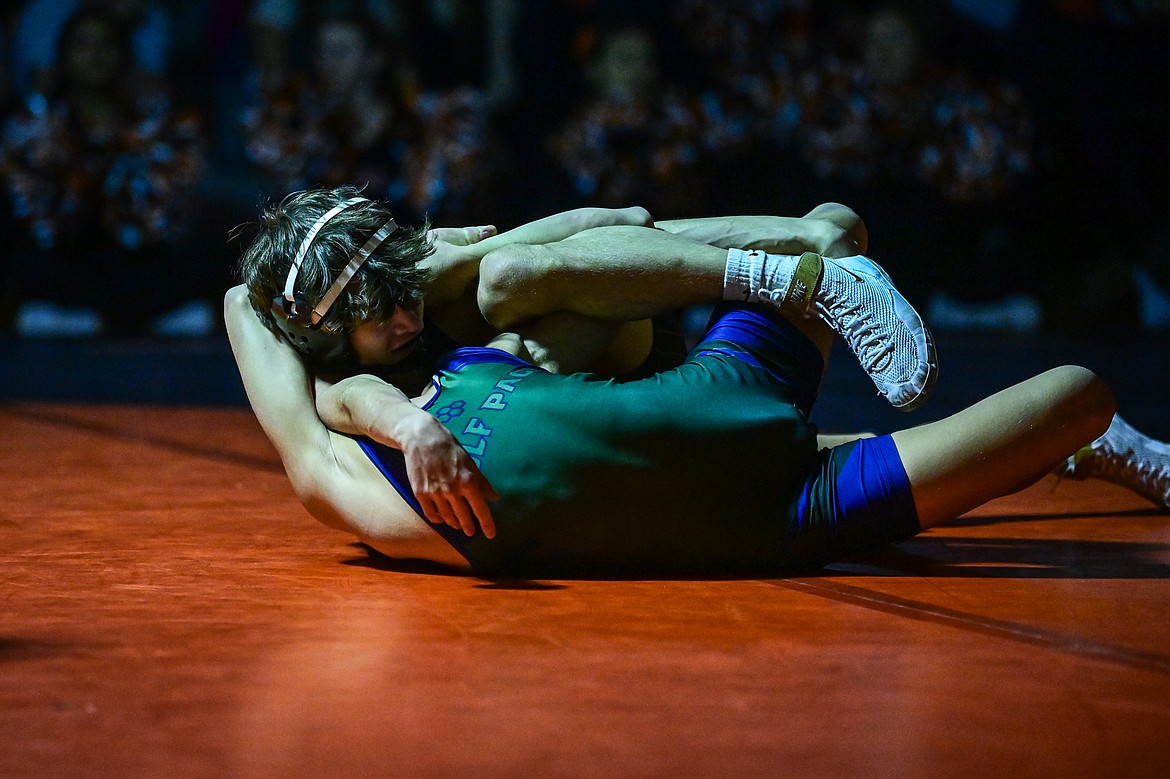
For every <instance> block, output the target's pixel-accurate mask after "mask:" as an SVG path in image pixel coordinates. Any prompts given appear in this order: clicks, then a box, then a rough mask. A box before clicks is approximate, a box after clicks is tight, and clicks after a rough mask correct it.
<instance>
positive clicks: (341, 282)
mask: <svg viewBox="0 0 1170 779" xmlns="http://www.w3.org/2000/svg"><path fill="white" fill-rule="evenodd" d="M397 229H398V225H397V224H396V223H395V222H394V220H393V219H389V220H387V221H386V224H384V225H382V226H381V227H379V228H378V231H377V232H375V233H374V234H373V235H371V236H370V240H368V241H366V242H365V243H364V244H362V248H360V249H358V253H357V254H355V255H354V256H353V259H352V260H350V261H349V265H346V266H345V270H343V271H342V272H341V273H340V275H338V277H337V280H336V281H334V282H333V286H331V287H330V288H329V289H328V290H326V291H325V295H324V297H322V298H321V299H320V300H319V301H317V305H315V306H313V313H312V314H311V315H310V320H311V321H312V323H313V324H317V323H318V322H320V321H321V320H322V319H323V318H324V316H325V315H326V314H327V313H329V308H330V306H332V305H333V303H334V301H336V300H337V296H338V295H340V294H341V291H342V290H343V289H345V285H346V284H348V283H349V280H350V279H352V278H353V274H355V273H357V272H358V268H360V267H362V265H363V264H365V262H366V260H368V259H369V258H370V255H371V254H373V253H374V252H375V251H377V249H378V247H379V246H381V245H382V242H383V241H385V240H386V239H387V238H389V237H390V235H391V234H392V233H393V232H394V231H395V230H397Z"/></svg>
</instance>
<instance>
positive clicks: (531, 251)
mask: <svg viewBox="0 0 1170 779" xmlns="http://www.w3.org/2000/svg"><path fill="white" fill-rule="evenodd" d="M598 225H601V226H600V227H599V226H598ZM650 225H651V221H650V217H649V215H648V214H647V213H646V212H645V211H644V210H643V209H639V208H631V209H620V210H609V209H578V210H576V211H571V212H566V213H564V214H557V215H555V216H552V217H548V218H545V219H542V220H538V221H536V222H533V223H531V224H528V225H524V226H522V227H520V228H517V229H516V230H512V231H509V232H507V233H504V234H501V235H495V234H493V231H492V229H491V228H482V229H481V228H473V229H468V230H463V231H452V230H438V231H427V230H425V229H424V228H417V229H407V228H400V227H398V226H397V225H396V224H395V223H394V221H393V220H392V219H391V217H390V214H389V212H388V211H387V210H386V208H385V205H384V204H382V203H378V202H374V201H370V200H367V199H365V198H363V197H361V196H360V194H359V193H358V192H357V190H356V189H354V188H352V187H342V188H337V189H332V190H312V191H308V192H303V193H294V194H293V195H290V196H289V197H288V198H286V199H285V200H284V201H283V202H282V203H280V204H279V205H277V206H274V207H272V208H269V209H266V210H265V212H264V213H263V214H262V216H261V230H260V233H259V235H258V236H257V237H256V239H255V240H254V241H253V242H252V244H251V245H250V246H249V248H248V249H247V251H246V252H245V253H244V256H243V257H242V259H241V263H240V268H241V276H242V280H243V281H244V283H245V285H246V286H247V288H248V290H249V292H250V294H251V296H252V301H253V305H254V307H255V308H256V310H257V312H258V313H259V314H260V315H261V316H262V317H263V318H264V321H265V323H266V324H267V325H268V326H269V327H270V329H272V330H273V331H274V332H277V333H280V334H282V335H283V336H284V337H286V338H287V339H288V341H289V342H290V343H291V344H292V345H293V346H294V348H296V349H297V350H298V351H299V352H300V353H301V354H302V356H303V357H305V358H306V360H307V362H308V364H309V365H310V367H311V368H313V369H314V371H315V372H317V373H331V372H332V373H334V374H340V375H344V374H346V373H352V372H354V371H356V370H358V369H359V368H363V369H367V370H368V369H370V368H371V367H373V368H375V369H376V370H377V371H378V372H379V373H380V375H383V376H384V377H385V378H387V379H388V380H390V381H391V382H392V383H395V384H396V385H398V386H400V387H402V388H404V389H407V390H413V389H416V388H417V386H420V384H421V383H420V382H419V381H418V379H419V370H421V377H422V379H423V380H425V378H426V377H428V376H429V375H430V370H431V368H432V365H433V360H434V358H435V357H437V356H438V355H439V354H441V353H443V352H445V351H448V350H449V349H450V348H453V347H455V346H458V345H475V344H483V343H485V342H486V341H487V340H488V339H489V338H491V337H492V336H494V335H495V334H496V333H497V332H500V331H501V330H503V329H514V328H516V327H517V326H519V325H524V326H525V328H526V329H527V330H528V331H529V332H538V333H539V334H540V339H539V342H543V343H556V344H557V353H556V354H555V355H554V354H551V353H541V354H539V355H537V357H538V359H540V360H541V361H542V364H544V365H545V366H546V367H553V366H554V364H555V367H556V369H557V370H561V371H565V372H572V371H574V370H581V369H586V368H588V369H591V370H601V371H603V372H607V373H609V374H610V375H615V376H623V377H626V378H630V377H636V376H645V375H652V374H653V373H655V372H657V371H658V370H661V369H663V368H666V367H673V366H675V365H677V364H678V363H679V362H680V361H681V360H682V357H683V356H684V353H685V352H684V349H683V348H682V347H681V341H680V340H679V339H676V343H675V345H674V346H673V347H670V348H665V347H664V346H663V342H664V341H665V340H666V339H665V338H664V336H665V335H666V333H665V332H664V331H663V329H662V328H661V327H660V328H659V329H658V330H657V331H652V330H651V327H650V321H649V320H651V319H652V318H654V317H656V316H659V317H660V316H662V315H665V314H668V313H669V312H671V311H673V310H675V309H679V308H682V307H684V306H687V305H690V304H693V303H706V302H714V301H717V300H719V299H720V298H721V297H722V298H724V299H728V300H736V301H741V302H752V301H763V302H770V303H771V304H772V305H775V306H777V307H786V308H787V309H789V310H791V311H793V312H798V313H800V314H801V315H803V316H806V317H817V318H821V319H822V320H823V321H825V322H827V323H828V324H829V325H830V326H831V327H832V328H833V329H834V330H835V331H836V332H837V334H838V335H840V336H841V337H842V339H843V340H844V342H845V343H846V344H847V345H848V346H849V348H850V349H851V350H852V351H853V352H854V354H855V355H856V356H857V357H858V359H859V360H860V361H861V364H862V366H863V367H864V368H865V369H866V370H867V372H868V373H869V375H870V377H871V378H872V379H873V381H874V383H875V384H876V385H877V387H878V390H879V392H880V393H881V394H882V395H883V396H885V397H886V398H887V399H888V400H889V401H890V402H891V403H892V404H893V405H895V406H896V407H898V408H901V409H904V410H910V409H912V408H914V407H916V406H917V405H919V404H920V403H921V402H923V401H924V400H925V398H926V396H927V394H928V393H929V391H930V388H931V386H932V384H933V380H934V377H935V375H936V373H937V359H936V357H935V352H934V347H933V343H932V341H931V337H930V333H929V331H928V330H927V329H926V326H925V324H924V323H923V321H922V319H921V317H919V316H918V314H917V312H915V311H914V309H913V308H912V307H911V306H910V305H909V303H907V302H906V301H905V299H903V298H902V296H901V295H900V294H899V293H898V291H897V290H896V289H895V288H894V286H893V284H892V282H890V280H889V278H888V276H886V275H885V273H884V271H882V270H881V269H880V268H878V267H877V266H876V265H874V264H873V263H872V262H871V261H870V260H868V259H867V258H865V257H864V256H860V252H863V251H864V249H865V242H866V235H865V229H864V225H863V224H862V223H861V221H860V219H858V218H857V216H856V214H853V212H851V211H849V209H847V208H845V207H844V206H839V205H836V204H826V205H823V206H820V207H818V208H817V209H814V211H813V212H811V213H810V214H809V215H807V216H806V217H804V218H800V219H793V218H783V217H732V218H720V219H693V220H680V221H668V222H657V223H653V226H654V227H656V228H659V229H652V228H651V227H650ZM537 322H539V323H540V325H539V328H538V327H537V325H536V323H537ZM553 331H558V332H553ZM569 334H571V336H572V337H571V338H570V337H565V336H566V335H569ZM879 336H880V338H879ZM428 347H429V348H428ZM389 366H395V367H393V368H391V367H389ZM412 369H416V370H415V375H414V376H413V377H408V375H407V374H408V372H409V371H411V370H412ZM411 378H413V380H414V381H413V382H412V381H411Z"/></svg>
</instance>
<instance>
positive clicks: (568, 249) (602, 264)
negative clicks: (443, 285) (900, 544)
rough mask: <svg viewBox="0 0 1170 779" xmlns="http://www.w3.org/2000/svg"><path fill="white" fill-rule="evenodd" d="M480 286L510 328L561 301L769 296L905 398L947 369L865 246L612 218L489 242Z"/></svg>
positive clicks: (608, 316) (482, 299)
mask: <svg viewBox="0 0 1170 779" xmlns="http://www.w3.org/2000/svg"><path fill="white" fill-rule="evenodd" d="M809 221H810V222H817V221H824V222H825V223H828V222H827V220H809ZM838 232H839V231H838ZM478 292H479V306H480V310H481V312H482V313H483V315H484V317H485V318H486V319H487V320H488V321H489V322H490V323H491V324H492V325H493V326H495V327H497V328H499V329H501V330H507V329H514V328H515V327H517V326H518V325H521V324H524V323H527V322H531V321H533V320H536V319H538V318H540V317H543V316H547V315H549V314H552V313H555V312H558V311H572V312H574V313H577V314H581V315H584V316H589V317H593V318H596V319H601V320H606V321H631V320H640V319H646V318H648V317H651V316H654V315H657V314H661V313H664V312H666V311H671V310H675V309H679V308H684V307H686V306H690V305H695V304H699V303H707V302H712V301H717V300H734V301H737V302H742V303H751V302H760V303H764V304H767V305H771V306H773V307H775V308H776V309H778V310H780V311H783V312H786V313H790V314H796V315H797V316H801V317H804V318H809V319H818V320H820V321H822V322H824V323H825V324H826V325H828V327H829V328H831V329H832V330H833V331H834V332H835V333H837V334H838V335H840V336H841V337H842V338H843V340H844V341H845V342H846V344H847V345H848V346H849V348H850V350H851V351H853V353H854V354H855V355H856V356H857V358H858V360H859V361H860V363H861V365H862V367H863V368H865V370H866V372H867V373H868V374H869V376H870V378H871V379H872V380H873V382H874V383H875V385H877V388H878V392H879V394H881V395H883V396H885V397H886V398H887V399H888V400H889V401H890V403H892V404H893V405H894V406H896V407H898V408H902V409H904V410H911V409H912V408H914V407H916V406H918V405H919V404H920V403H921V402H922V401H924V400H925V399H926V396H927V394H928V393H929V391H930V389H931V387H932V385H933V383H934V378H935V376H936V375H937V358H936V356H935V351H934V345H933V340H932V338H931V336H930V333H929V331H928V330H927V328H926V326H925V324H924V322H923V321H922V318H921V317H920V316H919V315H918V313H917V312H916V311H914V309H913V307H912V306H911V305H910V304H909V303H908V302H907V301H906V300H905V299H904V298H903V297H902V296H901V295H900V294H899V293H898V292H897V290H896V289H895V287H894V285H893V283H892V282H891V281H890V279H889V277H888V276H887V275H886V274H885V272H884V271H882V270H881V268H879V267H878V266H877V265H876V264H874V263H873V262H872V261H871V260H869V259H867V258H865V257H863V256H860V255H858V256H853V257H847V258H843V259H840V260H831V259H822V257H821V256H820V255H818V254H816V253H813V252H806V253H805V254H803V255H801V256H800V257H795V256H791V255H774V254H766V253H764V252H761V251H751V252H744V251H742V250H739V249H731V250H729V251H728V252H726V254H725V253H724V252H723V250H722V249H720V248H718V247H715V246H710V245H708V244H705V243H700V242H698V241H693V240H690V239H687V238H683V237H681V236H678V235H674V234H672V233H668V232H664V231H661V230H652V229H649V228H644V227H633V226H616V227H603V228H596V229H593V230H586V231H583V232H581V233H577V234H576V235H573V236H571V237H570V238H567V239H565V240H563V241H558V242H556V243H552V244H544V245H535V246H530V245H514V246H509V247H505V248H504V249H501V250H499V251H497V252H492V253H490V254H488V255H487V256H486V257H485V258H484V259H483V261H482V262H481V264H480V282H479V287H478ZM814 326H815V325H814Z"/></svg>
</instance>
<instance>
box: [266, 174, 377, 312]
mask: <svg viewBox="0 0 1170 779" xmlns="http://www.w3.org/2000/svg"><path fill="white" fill-rule="evenodd" d="M366 202H369V201H368V200H367V199H366V198H364V197H351V198H350V199H349V200H346V201H344V202H342V203H341V204H339V205H336V206H334V207H333V208H331V209H329V210H328V211H326V212H325V213H323V214H321V216H320V217H318V218H317V221H316V222H313V226H312V227H310V228H309V232H308V233H306V234H305V240H303V241H301V245H300V248H298V249H297V253H296V256H295V257H293V261H292V267H291V268H289V269H288V278H287V279H285V282H284V299H285V300H287V301H288V302H289V303H295V302H296V298H295V297H294V295H293V293H294V292H295V291H296V284H297V273H299V272H300V270H301V263H302V262H304V261H305V255H306V254H308V253H309V247H310V246H312V245H313V241H314V240H315V239H316V238H317V233H319V232H320V231H321V228H322V227H324V226H325V223H326V222H328V221H329V220H330V219H332V218H333V217H335V216H337V215H338V214H340V213H341V212H342V211H344V210H345V209H347V208H349V207H350V206H353V205H357V204H358V203H366Z"/></svg>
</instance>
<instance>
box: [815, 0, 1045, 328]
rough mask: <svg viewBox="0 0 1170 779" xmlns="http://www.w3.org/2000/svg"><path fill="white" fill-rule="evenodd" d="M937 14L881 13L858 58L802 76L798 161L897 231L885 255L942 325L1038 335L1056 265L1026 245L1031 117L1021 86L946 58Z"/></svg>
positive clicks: (924, 9) (876, 222)
mask: <svg viewBox="0 0 1170 779" xmlns="http://www.w3.org/2000/svg"><path fill="white" fill-rule="evenodd" d="M939 13H940V9H938V8H935V7H933V6H924V5H917V4H913V3H893V4H886V5H882V6H879V7H877V8H876V9H875V10H873V11H871V12H869V13H868V14H867V15H866V16H865V17H863V20H862V21H863V24H862V25H861V31H862V34H861V37H860V40H859V48H858V50H857V51H856V52H852V53H851V52H848V51H846V52H845V54H844V56H841V57H836V56H830V57H827V58H825V59H823V60H820V61H819V62H818V63H816V64H815V66H814V67H813V68H811V69H809V70H807V71H805V72H804V73H803V74H801V76H800V87H799V96H798V101H799V104H800V114H801V118H800V123H799V127H798V129H797V144H798V147H799V150H800V154H801V157H802V158H803V159H804V161H805V162H806V164H807V165H808V166H809V168H810V170H811V172H812V174H813V176H814V178H815V179H817V180H818V181H820V182H822V184H823V185H824V186H828V187H829V188H830V189H829V191H835V192H837V193H839V194H837V195H836V197H845V198H847V199H848V202H851V203H855V204H857V208H858V210H859V212H861V213H863V214H865V218H866V221H867V223H868V224H870V225H871V226H872V227H873V228H874V230H875V233H878V234H881V235H883V236H886V237H887V243H885V244H883V245H882V246H880V247H879V246H877V245H875V247H874V251H875V253H878V254H879V255H880V256H884V257H889V258H890V260H889V263H888V264H889V267H890V270H891V272H892V273H893V274H894V275H895V276H896V277H897V278H899V279H903V280H905V281H904V286H905V287H906V288H907V289H909V290H910V294H911V296H912V297H918V298H925V297H926V296H930V297H931V300H932V302H931V305H930V306H929V309H930V313H929V314H928V316H929V317H930V318H931V321H932V323H933V324H934V326H935V327H936V328H938V329H940V330H941V329H948V328H949V329H1006V330H1026V331H1030V330H1035V329H1036V328H1037V327H1038V326H1039V324H1040V305H1039V301H1038V299H1037V298H1036V296H1035V292H1036V291H1037V290H1038V289H1039V288H1040V287H1041V286H1042V279H1043V274H1044V270H1045V268H1044V266H1043V262H1042V255H1041V254H1038V253H1029V252H1023V251H1021V250H1020V249H1019V247H1018V241H1019V240H1020V239H1021V237H1022V233H1021V232H1020V230H1021V225H1022V223H1023V220H1024V216H1023V214H1024V212H1025V211H1026V209H1025V208H1024V207H1023V203H1024V202H1025V199H1026V198H1027V196H1028V194H1029V185H1030V183H1031V175H1032V168H1033V162H1032V149H1031V143H1032V138H1031V124H1030V116H1029V113H1028V111H1027V110H1026V107H1025V105H1024V103H1023V100H1022V97H1021V95H1020V93H1019V92H1018V91H1017V90H1016V89H1015V88H1014V87H1013V86H1012V85H1010V84H1008V83H1004V82H998V81H994V80H989V79H976V78H975V77H974V76H972V75H971V74H970V73H969V72H968V71H967V70H965V69H961V68H956V67H950V66H949V65H948V63H947V62H946V61H945V60H944V59H943V58H942V57H940V56H939V55H938V52H937V50H936V47H935V43H936V41H937V36H938V35H939V34H940V32H941V31H942V30H943V29H944V28H945V27H944V26H945V21H946V20H945V17H941V16H939V15H938V14H939ZM840 193H847V194H840ZM821 194H823V192H822V193H821ZM924 246H930V247H932V248H931V251H930V252H929V254H928V253H926V252H924V250H923V247H924ZM939 247H945V248H944V250H943V251H942V252H941V253H940V251H939Z"/></svg>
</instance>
